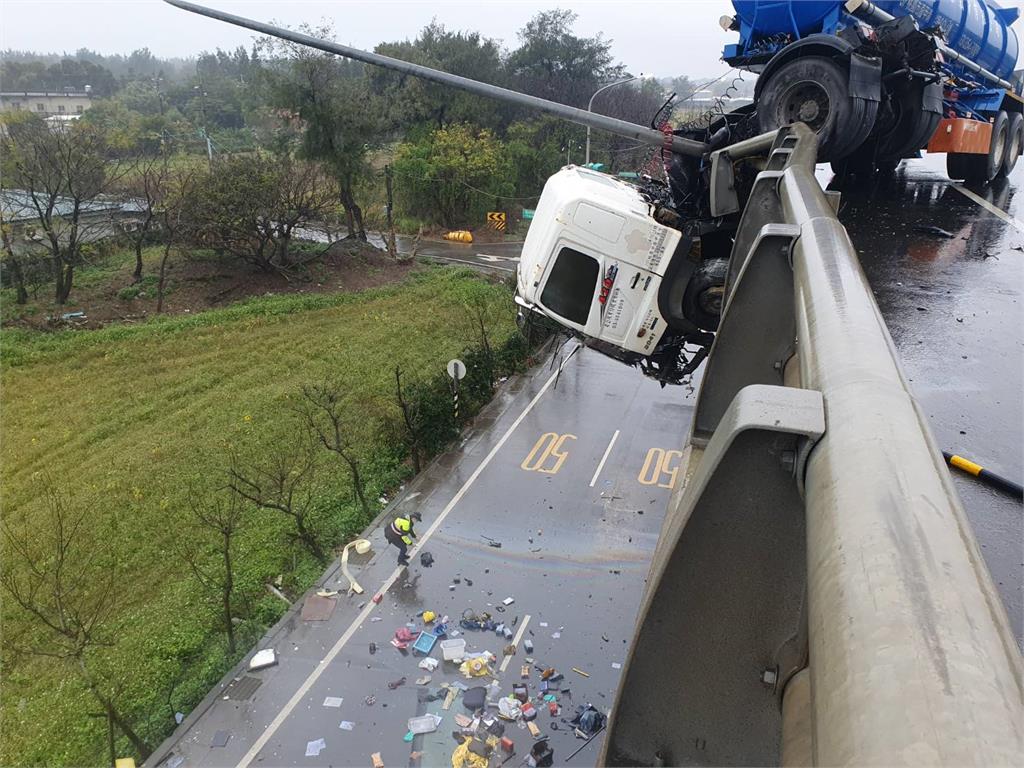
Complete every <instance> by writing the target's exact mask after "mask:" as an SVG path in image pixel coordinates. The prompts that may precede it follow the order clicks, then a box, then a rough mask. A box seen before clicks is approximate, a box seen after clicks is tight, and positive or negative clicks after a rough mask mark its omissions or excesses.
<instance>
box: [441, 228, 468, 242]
mask: <svg viewBox="0 0 1024 768" xmlns="http://www.w3.org/2000/svg"><path fill="white" fill-rule="evenodd" d="M441 237H443V238H444V239H445V240H451V241H452V242H455V243H472V242H473V233H472V232H467V231H466V230H464V229H460V230H457V231H455V232H445V233H444V234H443V235H441Z"/></svg>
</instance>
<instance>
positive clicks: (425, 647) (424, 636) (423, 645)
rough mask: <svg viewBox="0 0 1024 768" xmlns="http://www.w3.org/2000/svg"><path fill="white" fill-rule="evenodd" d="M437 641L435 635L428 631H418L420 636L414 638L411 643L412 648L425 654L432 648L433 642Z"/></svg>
mask: <svg viewBox="0 0 1024 768" xmlns="http://www.w3.org/2000/svg"><path fill="white" fill-rule="evenodd" d="M436 642H437V635H435V634H432V633H430V632H420V636H419V637H417V638H416V642H415V643H413V644H412V649H413V650H414V651H417V652H418V653H423V654H427V653H430V652H431V651H432V650H433V649H434V643H436Z"/></svg>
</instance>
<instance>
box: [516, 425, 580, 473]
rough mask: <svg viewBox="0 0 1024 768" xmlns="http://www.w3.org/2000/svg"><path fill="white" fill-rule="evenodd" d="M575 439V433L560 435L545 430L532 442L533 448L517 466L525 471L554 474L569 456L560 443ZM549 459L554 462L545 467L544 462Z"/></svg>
mask: <svg viewBox="0 0 1024 768" xmlns="http://www.w3.org/2000/svg"><path fill="white" fill-rule="evenodd" d="M575 439H576V435H560V434H558V433H557V432H545V433H544V434H543V435H541V436H540V437H539V438H538V439H537V442H536V443H534V444H533V449H532V450H531V451H530V453H529V454H528V455H527V457H526V458H525V459H523V463H522V464H520V465H519V466H520V467H521V468H523V469H525V470H526V471H527V472H543V473H544V474H545V475H554V474H556V473H557V472H558V470H560V469H561V468H562V464H564V463H565V460H566V459H567V458H568V457H569V452H568V451H564V450H562V443H564V442H565V441H566V440H575ZM550 459H554V462H553V463H551V465H550V466H549V467H547V468H545V464H547V463H548V461H549V460H550Z"/></svg>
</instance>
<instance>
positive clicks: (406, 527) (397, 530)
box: [384, 512, 423, 565]
mask: <svg viewBox="0 0 1024 768" xmlns="http://www.w3.org/2000/svg"><path fill="white" fill-rule="evenodd" d="M413 520H416V521H417V522H422V520H423V516H422V515H421V514H420V513H419V512H411V513H409V514H407V515H399V516H398V517H396V518H395V519H394V520H392V521H391V525H389V526H388V527H387V528H386V529H385V530H384V538H386V539H387V540H388V544H394V545H395V546H396V547H398V564H399V565H408V564H409V554H408V553H409V547H410V546H412V542H413V539H415V538H416V532H415V531H414V530H413V529H412V521H413Z"/></svg>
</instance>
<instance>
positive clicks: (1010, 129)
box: [1003, 112, 1024, 176]
mask: <svg viewBox="0 0 1024 768" xmlns="http://www.w3.org/2000/svg"><path fill="white" fill-rule="evenodd" d="M1009 117H1010V122H1009V125H1007V127H1006V151H1005V152H1004V153H1003V176H1009V175H1010V171H1012V170H1013V166H1015V165H1016V164H1017V158H1019V157H1020V153H1021V148H1022V147H1024V115H1022V114H1021V113H1020V112H1016V113H1014V114H1012V115H1010V116H1009Z"/></svg>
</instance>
